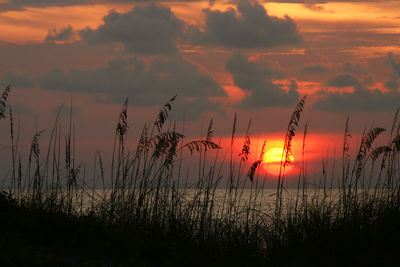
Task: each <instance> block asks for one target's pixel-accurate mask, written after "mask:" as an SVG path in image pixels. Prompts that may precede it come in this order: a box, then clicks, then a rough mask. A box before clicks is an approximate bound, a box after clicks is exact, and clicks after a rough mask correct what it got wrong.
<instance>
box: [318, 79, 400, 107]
mask: <svg viewBox="0 0 400 267" xmlns="http://www.w3.org/2000/svg"><path fill="white" fill-rule="evenodd" d="M327 84H328V85H331V86H336V87H347V86H353V88H354V91H353V92H343V93H340V92H334V93H327V92H319V95H320V96H319V97H318V99H317V101H316V102H315V103H314V108H316V109H320V110H325V111H334V112H344V113H348V112H353V111H367V112H376V111H390V110H395V109H397V108H399V107H400V93H399V92H397V91H394V90H391V91H390V92H388V93H383V92H382V91H380V90H378V89H375V90H369V89H367V88H366V86H368V85H371V84H373V81H372V78H371V77H367V78H366V79H365V80H364V81H363V82H360V81H358V80H357V79H356V78H355V77H353V76H351V75H348V74H344V75H339V76H336V77H335V78H333V79H331V80H330V81H328V83H327Z"/></svg>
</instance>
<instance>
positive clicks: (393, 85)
mask: <svg viewBox="0 0 400 267" xmlns="http://www.w3.org/2000/svg"><path fill="white" fill-rule="evenodd" d="M388 63H389V66H390V68H391V69H392V73H391V75H390V78H389V80H388V81H387V82H386V83H385V86H386V88H388V89H389V90H390V91H392V92H397V90H398V88H399V79H400V63H397V62H396V61H395V60H394V55H393V53H389V54H388Z"/></svg>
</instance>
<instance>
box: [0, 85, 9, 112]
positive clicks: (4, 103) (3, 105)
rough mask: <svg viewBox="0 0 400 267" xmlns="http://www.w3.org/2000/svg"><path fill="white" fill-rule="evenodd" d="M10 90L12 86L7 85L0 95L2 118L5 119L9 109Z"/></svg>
mask: <svg viewBox="0 0 400 267" xmlns="http://www.w3.org/2000/svg"><path fill="white" fill-rule="evenodd" d="M9 92H10V86H7V87H6V88H5V89H4V91H3V93H2V94H1V97H0V119H5V117H6V111H7V98H8V94H9Z"/></svg>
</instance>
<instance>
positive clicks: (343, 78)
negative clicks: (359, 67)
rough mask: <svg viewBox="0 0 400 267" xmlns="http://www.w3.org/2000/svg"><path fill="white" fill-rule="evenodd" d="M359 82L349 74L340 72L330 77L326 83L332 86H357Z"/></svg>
mask: <svg viewBox="0 0 400 267" xmlns="http://www.w3.org/2000/svg"><path fill="white" fill-rule="evenodd" d="M359 84H360V82H359V81H358V80H357V79H356V78H355V77H353V76H352V75H349V74H340V75H338V76H336V77H334V78H332V79H330V80H329V81H328V82H327V83H326V85H327V86H333V87H349V86H357V85H359Z"/></svg>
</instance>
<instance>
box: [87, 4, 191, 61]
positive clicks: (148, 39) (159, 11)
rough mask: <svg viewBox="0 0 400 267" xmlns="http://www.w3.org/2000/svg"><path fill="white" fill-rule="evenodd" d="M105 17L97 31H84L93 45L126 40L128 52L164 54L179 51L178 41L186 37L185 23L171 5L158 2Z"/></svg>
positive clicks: (125, 45)
mask: <svg viewBox="0 0 400 267" xmlns="http://www.w3.org/2000/svg"><path fill="white" fill-rule="evenodd" d="M103 20H104V24H103V25H101V26H100V27H99V28H98V29H96V30H93V29H91V28H86V29H84V30H82V31H81V36H82V39H83V40H85V41H87V42H88V43H89V44H93V45H101V44H110V43H122V44H123V45H124V48H125V51H127V52H134V53H139V54H163V53H173V52H176V43H177V41H178V39H179V38H180V37H182V36H183V26H184V22H183V21H181V20H180V19H178V18H177V17H176V16H175V15H174V14H173V13H172V12H171V10H170V8H169V7H164V6H160V5H156V4H149V5H145V6H138V7H135V8H133V9H132V10H131V11H129V12H128V13H124V14H121V13H118V12H116V11H111V12H110V13H109V14H108V15H107V16H105V17H104V18H103Z"/></svg>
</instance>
